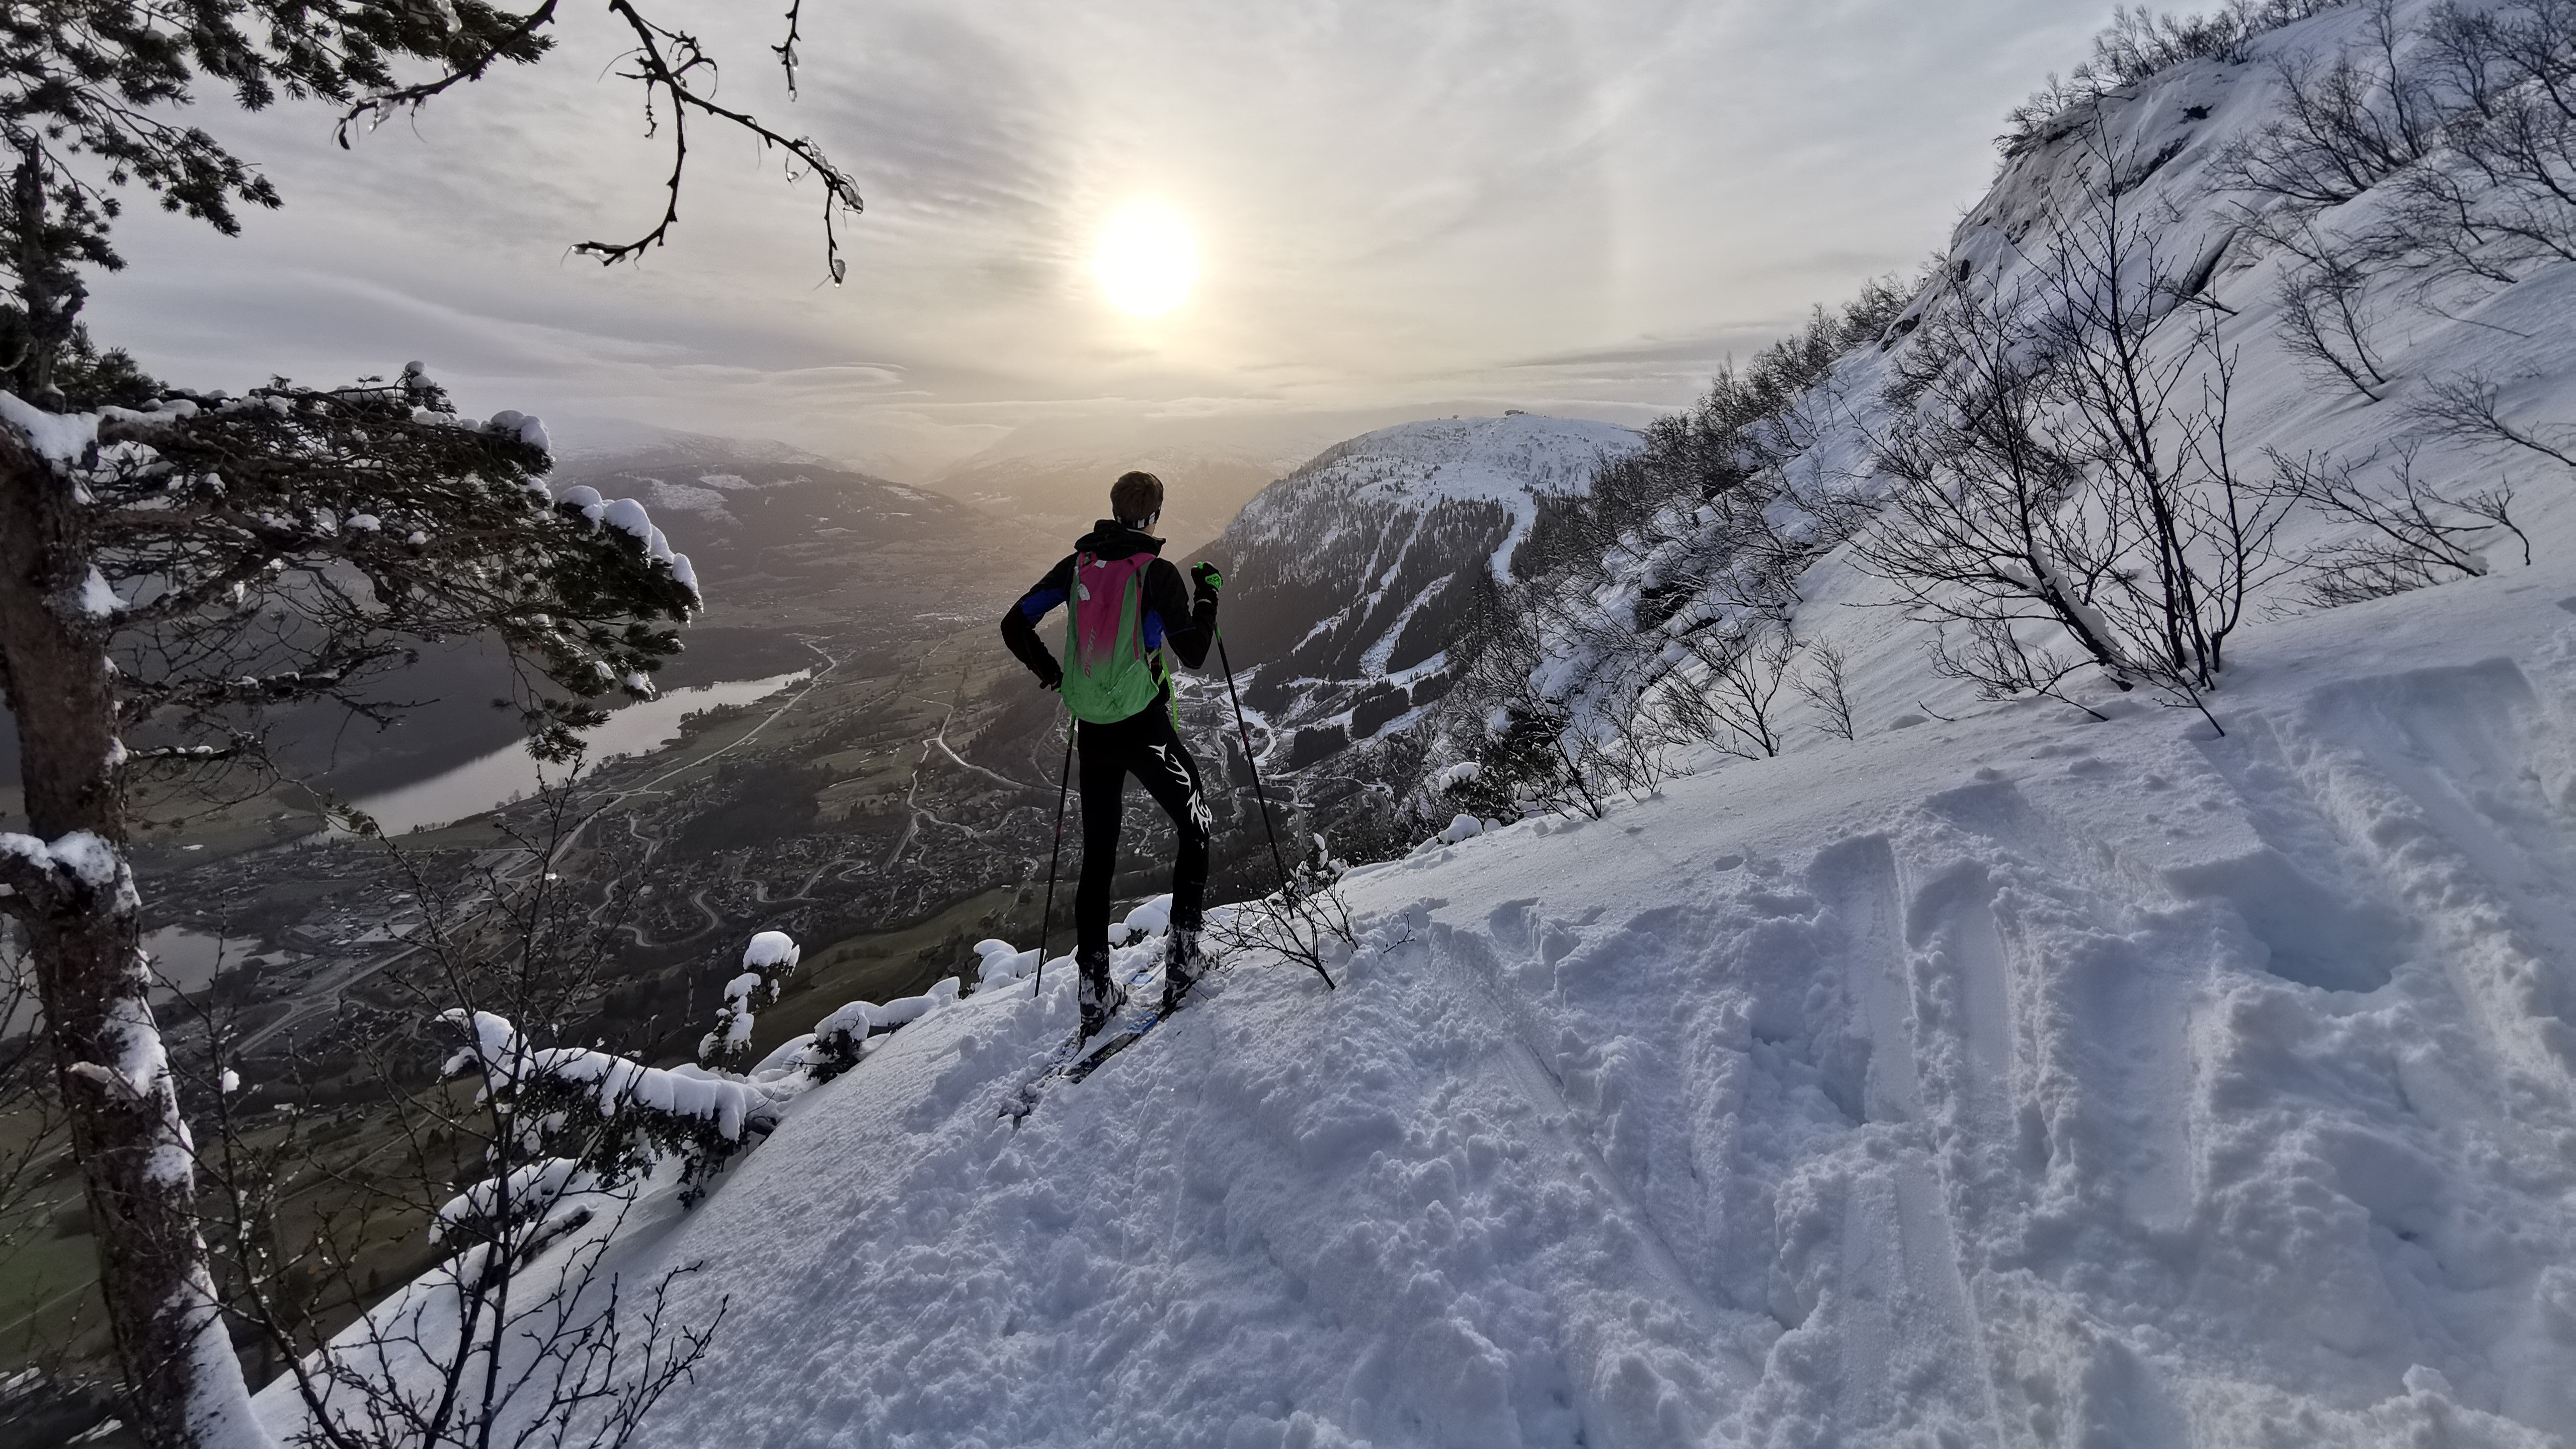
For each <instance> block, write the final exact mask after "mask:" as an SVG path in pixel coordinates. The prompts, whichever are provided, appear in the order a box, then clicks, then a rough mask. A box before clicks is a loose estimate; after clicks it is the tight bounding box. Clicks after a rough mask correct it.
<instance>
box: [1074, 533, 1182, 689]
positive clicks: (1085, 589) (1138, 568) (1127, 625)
mask: <svg viewBox="0 0 2576 1449" xmlns="http://www.w3.org/2000/svg"><path fill="white" fill-rule="evenodd" d="M1154 557H1155V556H1154V555H1153V554H1150V553H1133V554H1129V555H1128V556H1127V557H1125V558H1101V557H1100V556H1098V555H1096V554H1092V553H1078V554H1075V555H1074V558H1073V596H1072V597H1071V598H1069V599H1067V600H1065V614H1066V616H1067V618H1066V621H1065V644H1064V655H1065V669H1064V704H1065V708H1067V709H1069V710H1071V711H1073V717H1074V718H1075V719H1080V720H1089V721H1090V722H1092V723H1093V724H1115V723H1116V722H1118V721H1119V720H1122V719H1126V718H1128V717H1129V716H1131V715H1134V714H1136V713H1137V712H1138V711H1140V710H1142V709H1144V708H1145V707H1146V706H1147V705H1150V704H1152V703H1153V702H1154V696H1155V695H1157V694H1160V693H1161V692H1162V689H1163V677H1162V674H1163V672H1162V670H1160V669H1159V668H1156V667H1155V666H1156V664H1157V663H1158V662H1159V661H1157V660H1155V659H1154V658H1152V657H1151V656H1149V655H1148V654H1147V652H1146V649H1145V621H1144V608H1145V606H1144V596H1145V570H1146V569H1147V568H1148V567H1149V566H1151V565H1152V564H1153V562H1154ZM1156 652H1159V651H1156Z"/></svg>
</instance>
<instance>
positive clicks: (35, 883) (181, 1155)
mask: <svg viewBox="0 0 2576 1449" xmlns="http://www.w3.org/2000/svg"><path fill="white" fill-rule="evenodd" d="M82 511H83V505H82V504H81V503H80V502H79V500H78V499H77V498H76V496H75V494H74V490H73V488H72V486H71V485H70V484H69V483H67V482H66V481H64V480H63V479H61V478H60V477H58V476H57V475H56V474H55V473H54V472H53V470H52V469H51V467H50V466H49V465H48V464H47V463H46V461H45V460H44V459H43V458H42V457H40V456H38V455H37V454H36V453H35V452H34V451H33V449H31V448H30V447H29V446H28V441H27V439H26V438H25V437H23V436H22V435H21V434H20V433H19V432H18V431H17V430H16V429H14V428H11V427H8V426H5V425H0V687H5V690H6V694H7V699H8V704H9V708H10V710H11V711H12V712H13V713H14V714H15V715H16V717H17V722H18V743H19V754H20V772H21V779H22V780H23V782H24V784H25V788H26V812H27V821H28V828H29V829H30V831H31V832H32V839H29V838H25V837H21V838H19V839H17V840H15V841H9V840H0V847H14V848H0V881H5V882H6V883H7V884H8V885H9V886H10V887H11V895H10V896H9V897H8V899H7V900H6V902H5V904H6V905H7V907H8V908H9V909H11V910H12V911H14V912H15V913H16V914H17V915H18V917H19V919H20V921H21V922H22V923H23V924H24V927H25V930H26V935H27V940H28V944H29V946H30V948H31V951H32V954H33V957H34V961H35V967H36V980H37V989H38V992H39V996H40V999H41V1001H42V1003H43V1006H44V1014H45V1031H46V1038H47V1043H48V1046H49V1049H50V1052H51V1056H52V1060H53V1066H54V1071H55V1074H56V1079H57V1082H58V1084H59V1086H60V1087H61V1090H62V1096H63V1102H64V1106H65V1109H66V1112H67V1114H68V1117H69V1120H70V1124H71V1134H72V1149H73V1152H74V1153H75V1154H76V1156H77V1157H78V1159H79V1162H80V1165H81V1172H82V1179H83V1186H84V1188H85V1190H86V1193H87V1196H88V1200H89V1210H90V1220H91V1223H92V1224H93V1228H92V1232H93V1233H94V1235H95V1238H96V1242H97V1248H98V1276H99V1291H100V1296H101V1297H102V1298H103V1299H104V1300H105V1301H106V1305H107V1319H108V1324H109V1326H110V1328H111V1330H112V1331H113V1333H114V1336H115V1341H116V1351H117V1355H118V1357H119V1359H120V1360H121V1361H122V1366H123V1369H124V1375H125V1383H126V1386H127V1392H128V1403H127V1405H126V1413H127V1416H128V1420H127V1421H128V1422H129V1423H131V1424H133V1425H134V1426H135V1427H136V1428H137V1430H139V1431H140V1432H141V1434H142V1436H143V1438H144V1441H145V1442H146V1443H147V1444H150V1445H153V1446H155V1449H163V1446H190V1449H212V1446H226V1449H230V1446H235V1445H252V1444H261V1443H265V1442H266V1436H265V1435H264V1434H262V1433H261V1432H260V1431H259V1429H258V1427H257V1425H256V1423H255V1422H254V1421H252V1420H251V1418H250V1415H249V1404H248V1399H247V1396H246V1394H245V1392H244V1389H243V1385H242V1378H241V1366H240V1363H239V1361H238V1360H236V1359H235V1358H234V1357H233V1353H232V1349H231V1344H230V1340H229V1338H228V1336H227V1335H226V1334H225V1333H224V1331H223V1327H222V1324H221V1322H220V1320H219V1318H218V1316H217V1310H216V1306H215V1301H214V1294H213V1286H212V1279H211V1276H210V1274H209V1272H208V1267H207V1255H206V1248H205V1243H204V1240H203V1239H202V1238H201V1237H200V1236H199V1235H198V1233H197V1226H196V1217H195V1212H194V1206H195V1196H196V1185H195V1172H194V1168H193V1164H192V1161H191V1157H190V1151H189V1144H188V1138H187V1130H186V1127H185V1125H184V1124H183V1123H182V1121H181V1119H180V1116H179V1109H178V1094H177V1085H176V1083H175V1082H174V1081H173V1080H172V1079H171V1075H170V1072H169V1070H168V1067H167V1064H166V1060H165V1058H164V1056H163V1053H162V1050H161V1043H160V1038H159V1034H158V1033H157V1031H155V1029H154V1027H153V1024H152V1012H151V1006H150V1003H149V995H148V993H149V990H150V980H149V977H148V974H147V972H146V968H145V965H144V958H143V953H142V948H141V945H140V926H139V923H138V921H137V915H138V911H139V906H140V901H139V899H138V897H137V896H136V894H135V891H134V884H133V878H132V876H131V874H130V873H129V871H128V870H127V868H126V863H125V844H126V821H125V803H124V799H123V795H122V793H121V791H120V789H119V786H118V766H117V763H116V761H115V759H114V758H113V756H114V755H116V754H118V753H121V752H120V751H118V750H117V741H116V703H115V692H114V684H113V675H112V672H111V670H110V667H109V663H108V653H107V641H108V634H109V630H110V627H111V624H112V620H110V619H108V618H105V617H100V616H96V615H93V614H92V613H90V612H89V610H88V609H87V608H86V607H84V601H83V587H84V585H85V583H86V582H87V581H88V579H89V577H90V559H89V553H88V549H87V546H86V545H87V542H88V540H87V536H86V528H85V522H84V519H83V517H82ZM38 842H44V843H45V845H43V846H39V845H38V844H37V843H38Z"/></svg>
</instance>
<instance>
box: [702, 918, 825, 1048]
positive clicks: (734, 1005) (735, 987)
mask: <svg viewBox="0 0 2576 1449" xmlns="http://www.w3.org/2000/svg"><path fill="white" fill-rule="evenodd" d="M803 956H804V952H803V951H802V950H801V949H800V948H799V947H798V946H797V944H796V938H795V937H793V936H790V935H788V934H787V933H786V932H785V931H763V932H761V933H760V934H758V935H756V936H754V937H752V938H751V944H750V945H748V946H745V947H743V950H742V971H741V973H740V974H739V975H737V976H735V977H734V978H733V979H732V980H730V981H728V982H726V983H725V989H724V999H723V1001H721V1002H720V1003H718V1005H717V1006H716V1023H715V1026H714V1027H713V1028H712V1029H711V1030H709V1031H708V1032H707V1034H706V1035H705V1036H704V1037H703V1038H701V1039H700V1040H699V1042H698V1065H699V1066H702V1067H705V1068H707V1069H709V1070H711V1071H719V1072H735V1073H739V1072H742V1071H744V1070H746V1069H748V1068H749V1067H750V1066H751V1028H752V1022H753V1018H754V1017H755V1016H756V1015H757V1014H758V1013H759V1012H760V1011H761V1010H762V1009H763V1008H765V1007H768V1006H771V1005H774V1004H775V1003H776V1002H777V1000H778V993H779V992H780V991H782V990H784V989H785V988H786V985H787V978H788V977H789V976H791V975H794V974H795V971H796V963H797V962H798V961H799V960H800V959H802V958H803Z"/></svg>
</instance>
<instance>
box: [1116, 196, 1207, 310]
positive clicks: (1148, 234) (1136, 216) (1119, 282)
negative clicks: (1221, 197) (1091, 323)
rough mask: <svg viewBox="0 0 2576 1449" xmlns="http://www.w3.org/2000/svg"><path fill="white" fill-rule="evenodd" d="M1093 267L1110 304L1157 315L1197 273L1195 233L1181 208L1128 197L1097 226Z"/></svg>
mask: <svg viewBox="0 0 2576 1449" xmlns="http://www.w3.org/2000/svg"><path fill="white" fill-rule="evenodd" d="M1091 273H1092V275H1093V276H1095V277H1098V278H1099V279H1100V291H1101V294H1102V295H1104V296H1106V297H1107V298H1108V299H1109V302H1110V305H1111V306H1114V307H1116V308H1117V309H1118V310H1120V311H1122V312H1126V313H1129V314H1132V315H1134V316H1138V317H1159V316H1161V315H1163V314H1164V313H1166V312H1169V311H1171V310H1172V309H1173V308H1175V307H1178V306H1179V305H1181V303H1183V302H1184V301H1187V300H1188V299H1189V295H1190V288H1191V287H1192V286H1194V285H1195V284H1196V283H1197V282H1198V279H1199V244H1198V239H1197V238H1196V237H1194V236H1192V235H1190V227H1189V223H1188V222H1186V221H1183V220H1182V219H1181V216H1180V213H1178V212H1176V211H1173V210H1172V209H1171V208H1170V207H1167V206H1163V205H1161V204H1159V203H1156V202H1150V201H1139V202H1131V203H1129V204H1128V205H1126V206H1124V207H1121V208H1120V209H1119V210H1118V212H1117V213H1116V214H1115V215H1113V216H1111V217H1110V218H1109V224H1108V225H1106V226H1104V227H1102V228H1101V229H1100V245H1099V248H1098V249H1097V250H1096V251H1094V252H1093V253H1092V255H1091Z"/></svg>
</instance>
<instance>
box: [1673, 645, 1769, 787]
mask: <svg viewBox="0 0 2576 1449" xmlns="http://www.w3.org/2000/svg"><path fill="white" fill-rule="evenodd" d="M1685 642H1686V645H1687V647H1688V648H1689V650H1690V653H1691V656H1692V658H1693V659H1695V660H1696V661H1697V662H1698V663H1699V665H1700V667H1701V668H1702V669H1703V670H1704V671H1705V674H1704V676H1703V677H1702V678H1699V679H1695V680H1687V681H1684V680H1676V681H1675V684H1676V687H1674V688H1672V689H1670V690H1669V691H1667V693H1666V694H1665V696H1664V701H1665V702H1664V717H1665V719H1666V720H1667V721H1669V723H1670V724H1671V725H1672V727H1673V728H1674V729H1675V730H1676V731H1678V732H1680V733H1682V734H1685V735H1687V736H1689V737H1691V738H1693V739H1698V740H1702V741H1705V742H1707V743H1709V744H1711V745H1714V746H1716V747H1717V748H1718V749H1720V750H1722V751H1724V752H1725V753H1727V754H1730V755H1734V756H1737V757H1739V758H1741V759H1768V758H1770V757H1772V756H1774V755H1777V754H1779V753H1780V746H1781V745H1782V743H1783V742H1784V738H1785V731H1784V728H1783V725H1782V722H1781V719H1780V713H1781V709H1782V701H1781V698H1780V696H1781V693H1782V691H1784V690H1785V689H1787V688H1788V686H1789V684H1790V681H1791V674H1790V669H1789V665H1790V661H1792V660H1793V659H1795V658H1796V657H1797V654H1798V644H1797V641H1796V640H1794V639H1792V638H1790V637H1789V635H1788V632H1787V631H1786V630H1744V629H1712V630H1708V631H1705V632H1702V633H1699V634H1695V635H1692V636H1691V637H1690V638H1689V639H1688V640H1687V641H1685Z"/></svg>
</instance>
